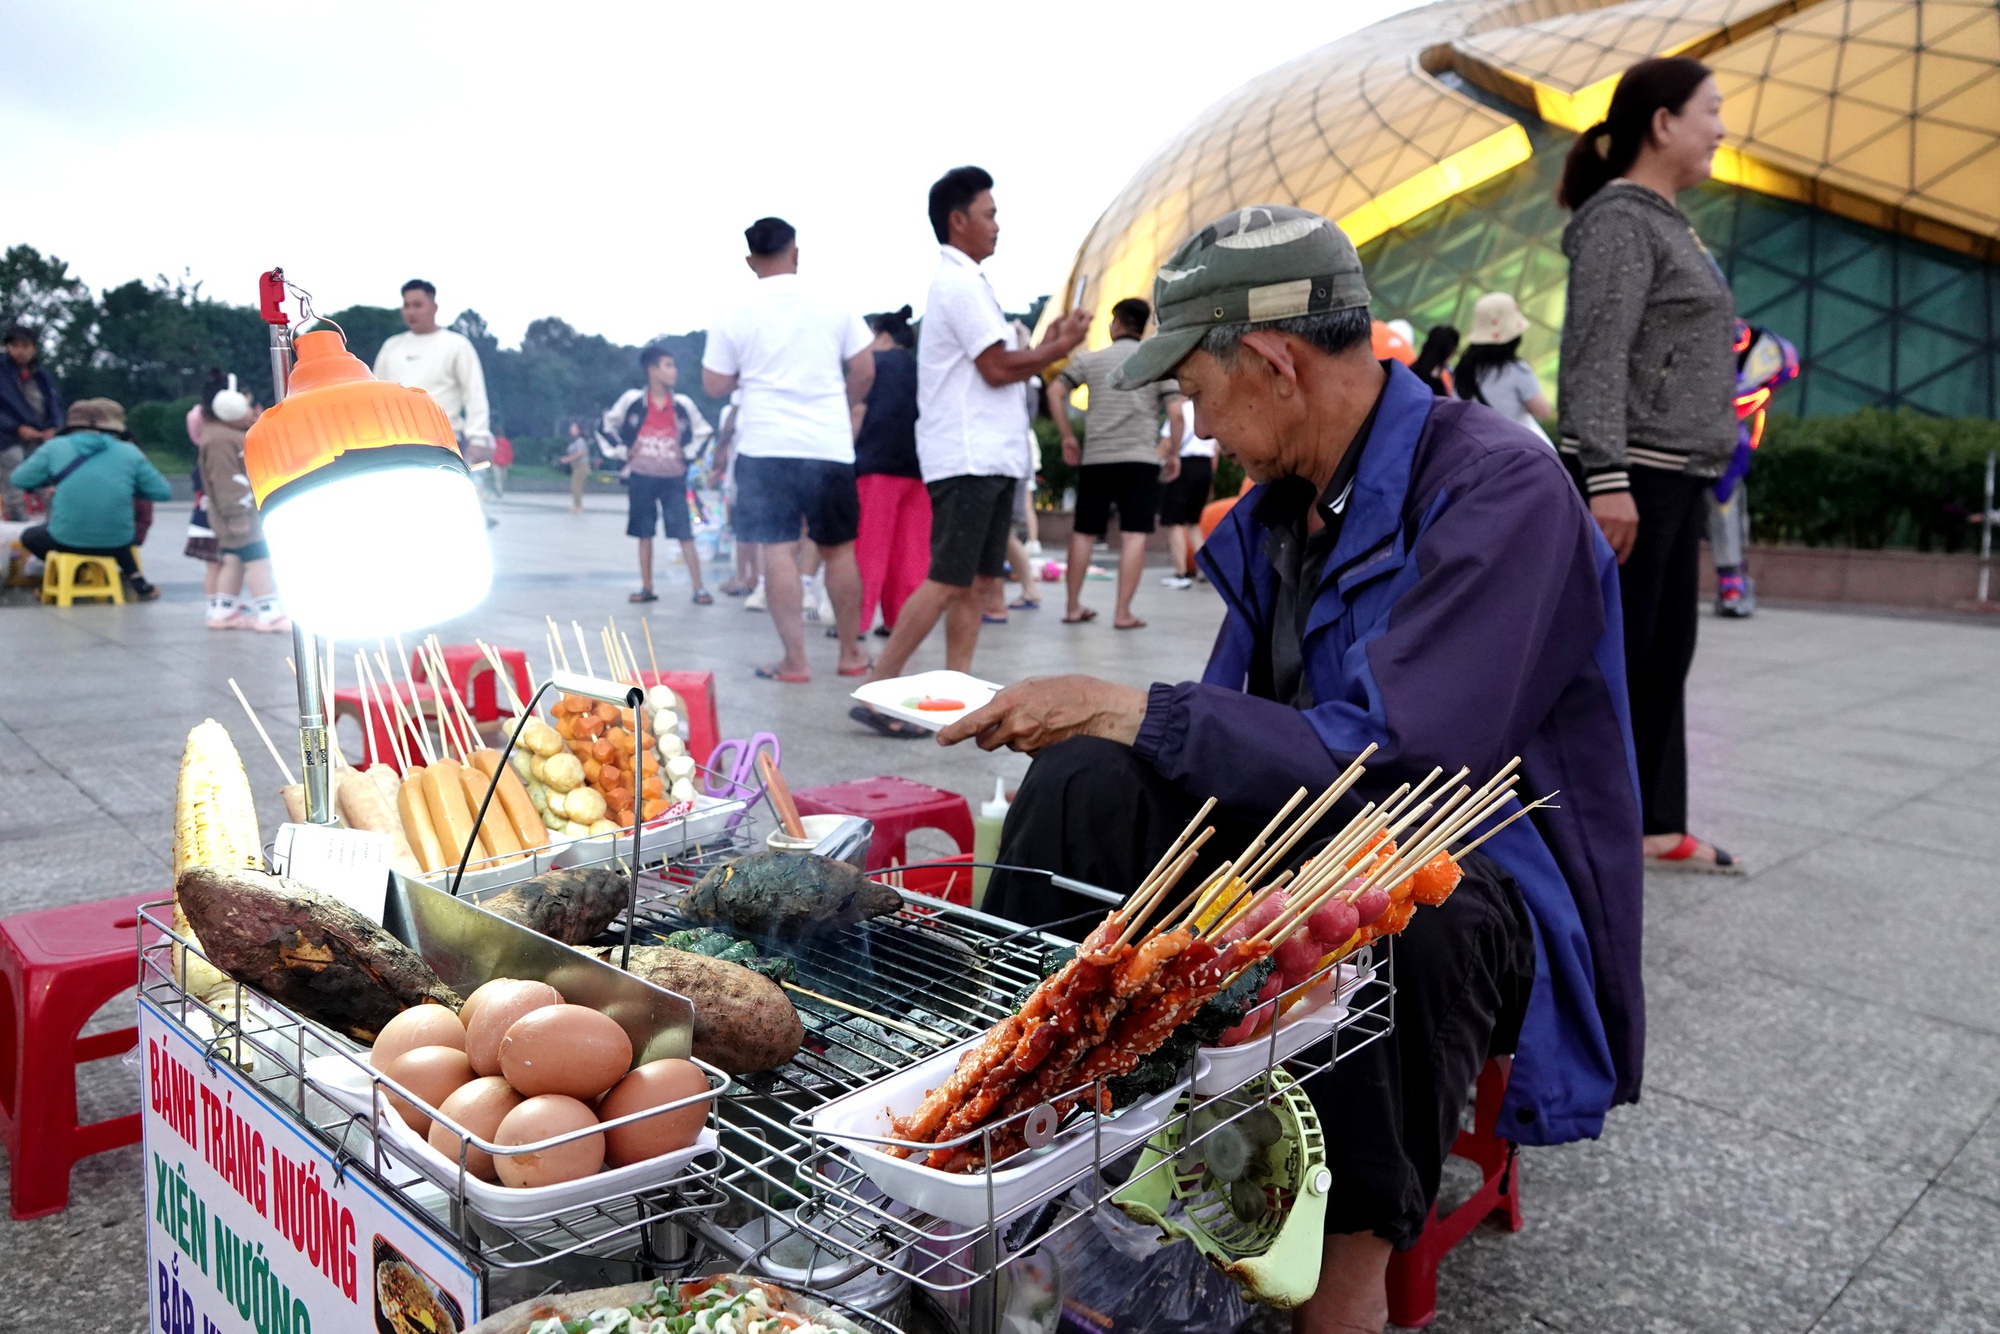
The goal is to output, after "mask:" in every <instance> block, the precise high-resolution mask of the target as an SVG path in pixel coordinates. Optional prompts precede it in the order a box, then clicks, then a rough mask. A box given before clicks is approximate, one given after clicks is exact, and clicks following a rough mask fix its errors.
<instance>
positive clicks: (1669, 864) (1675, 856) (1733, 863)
mask: <svg viewBox="0 0 2000 1334" xmlns="http://www.w3.org/2000/svg"><path fill="white" fill-rule="evenodd" d="M1709 846H1710V847H1711V848H1714V851H1715V860H1714V861H1709V860H1708V859H1707V858H1705V857H1697V856H1695V854H1696V853H1697V852H1700V851H1701V840H1700V839H1698V838H1696V837H1695V836H1694V835H1693V834H1683V835H1682V836H1681V841H1680V842H1678V843H1676V844H1674V846H1673V847H1671V848H1669V849H1668V850H1667V851H1665V852H1663V853H1661V854H1660V855H1659V856H1657V857H1647V858H1646V863H1645V864H1646V866H1647V867H1648V868H1649V869H1652V870H1656V871H1679V872H1682V873H1684V874H1688V875H1742V874H1743V871H1744V866H1743V863H1742V862H1740V861H1738V860H1737V859H1736V858H1735V857H1733V856H1731V855H1730V854H1729V853H1727V852H1724V851H1723V850H1722V849H1721V848H1716V847H1715V845H1714V844H1710V845H1709Z"/></svg>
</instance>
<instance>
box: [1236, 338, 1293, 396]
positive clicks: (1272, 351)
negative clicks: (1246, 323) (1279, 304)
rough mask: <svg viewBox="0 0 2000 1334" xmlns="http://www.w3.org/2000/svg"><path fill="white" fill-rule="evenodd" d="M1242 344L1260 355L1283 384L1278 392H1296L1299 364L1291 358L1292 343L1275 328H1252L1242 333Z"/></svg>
mask: <svg viewBox="0 0 2000 1334" xmlns="http://www.w3.org/2000/svg"><path fill="white" fill-rule="evenodd" d="M1243 346H1244V347H1245V348H1247V349H1248V350H1249V351H1252V352H1255V353H1256V354H1257V355H1258V356H1260V357H1262V358H1263V359H1264V361H1265V363H1266V364H1268V365H1269V366H1270V368H1271V374H1272V375H1273V376H1275V377H1276V378H1277V379H1278V380H1279V381H1280V382H1281V383H1282V385H1283V386H1285V387H1282V388H1280V390H1279V392H1280V393H1285V394H1290V393H1296V392H1297V391H1298V387H1299V365H1298V362H1297V361H1295V360H1293V358H1292V345H1291V343H1290V342H1288V341H1287V340H1286V338H1285V335H1283V334H1281V333H1279V332H1278V331H1277V330H1276V329H1252V330H1250V331H1249V332H1248V333H1246V334H1244V335H1243Z"/></svg>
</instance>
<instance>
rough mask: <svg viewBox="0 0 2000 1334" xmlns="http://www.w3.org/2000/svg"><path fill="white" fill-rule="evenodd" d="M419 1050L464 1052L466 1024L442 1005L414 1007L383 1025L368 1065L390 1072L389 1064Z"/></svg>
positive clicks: (427, 1004) (376, 1038)
mask: <svg viewBox="0 0 2000 1334" xmlns="http://www.w3.org/2000/svg"><path fill="white" fill-rule="evenodd" d="M419 1047H456V1048H458V1049H459V1050H460V1051H464V1050H465V1025H464V1024H461V1023H460V1022H459V1021H458V1016H457V1015H455V1014H453V1013H452V1012H451V1011H450V1010H447V1009H446V1008H445V1007H444V1006H442V1005H433V1004H430V1003H428V1002H426V1003H425V1004H422V1005H412V1006H411V1007H410V1008H409V1009H407V1010H404V1011H403V1012H402V1013H401V1014H399V1015H397V1016H396V1017H395V1018H393V1019H391V1020H390V1021H389V1022H388V1023H386V1024H384V1025H382V1031H381V1032H380V1033H377V1034H376V1035H375V1046H374V1048H373V1049H372V1050H371V1051H370V1052H369V1053H368V1064H370V1065H372V1066H374V1067H375V1068H376V1069H377V1070H386V1069H388V1068H389V1062H391V1061H393V1060H395V1059H396V1058H397V1057H398V1056H401V1055H402V1054H403V1053H404V1052H406V1051H415V1050H416V1049H417V1048H419Z"/></svg>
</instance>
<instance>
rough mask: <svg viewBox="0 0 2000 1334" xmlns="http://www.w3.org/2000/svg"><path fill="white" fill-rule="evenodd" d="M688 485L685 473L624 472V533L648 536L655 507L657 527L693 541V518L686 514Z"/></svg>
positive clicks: (650, 532) (672, 535)
mask: <svg viewBox="0 0 2000 1334" xmlns="http://www.w3.org/2000/svg"><path fill="white" fill-rule="evenodd" d="M687 485H688V479H687V474H686V473H682V474H680V475H679V476H677V477H649V476H647V475H645V474H644V473H636V472H635V473H628V474H626V476H625V490H626V492H627V495H626V506H625V536H627V537H651V536H652V535H653V513H654V511H656V510H657V511H658V512H659V515H660V527H662V528H664V529H666V533H667V536H668V537H674V538H679V539H680V540H681V541H683V542H692V541H693V540H694V521H693V520H692V519H690V518H689V517H688V496H687Z"/></svg>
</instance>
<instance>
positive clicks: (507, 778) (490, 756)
mask: <svg viewBox="0 0 2000 1334" xmlns="http://www.w3.org/2000/svg"><path fill="white" fill-rule="evenodd" d="M472 763H473V764H474V765H475V766H477V767H478V769H479V772H481V773H483V774H485V775H486V776H487V777H488V778H491V777H493V776H494V775H495V774H498V775H500V791H499V794H498V795H497V797H496V798H495V799H496V800H497V801H499V803H500V804H501V805H502V806H503V807H504V808H505V809H506V811H507V819H508V821H509V822H510V823H512V824H513V826H514V833H515V835H516V836H517V837H518V838H519V839H520V840H521V848H522V850H523V851H532V850H533V849H535V848H539V847H541V846H542V845H543V844H545V843H547V842H548V841H549V830H548V826H547V825H545V824H543V823H542V815H541V812H540V811H537V810H536V809H535V801H534V798H532V797H530V796H529V795H528V789H527V788H526V787H524V786H522V784H521V776H520V775H519V774H517V773H515V772H514V769H513V766H511V765H503V764H501V763H500V752H499V751H497V750H491V749H488V750H475V751H473V752H472Z"/></svg>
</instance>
